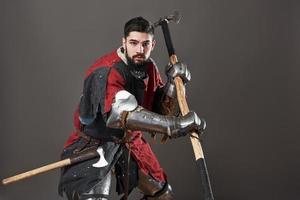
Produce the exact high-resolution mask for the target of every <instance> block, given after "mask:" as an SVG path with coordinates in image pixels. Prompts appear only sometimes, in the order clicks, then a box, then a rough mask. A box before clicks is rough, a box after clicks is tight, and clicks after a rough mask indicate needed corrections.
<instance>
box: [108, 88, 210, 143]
mask: <svg viewBox="0 0 300 200" xmlns="http://www.w3.org/2000/svg"><path fill="white" fill-rule="evenodd" d="M134 107H135V108H134ZM106 125H107V126H108V127H111V128H127V129H129V130H141V131H147V132H151V133H161V134H164V135H167V136H169V137H170V138H177V137H180V136H184V135H186V134H187V133H190V132H192V131H197V132H201V131H203V130H204V129H205V126H206V123H205V121H204V120H201V119H200V118H199V117H198V116H197V114H196V113H195V112H189V113H188V114H187V115H185V116H182V117H174V116H165V115H159V114H157V113H154V112H151V111H148V110H146V109H144V108H143V107H141V106H138V105H137V103H136V99H135V98H134V96H133V95H131V94H130V93H128V92H127V91H120V92H118V93H117V94H116V97H115V102H114V103H113V105H112V110H111V112H110V115H109V117H108V120H107V123H106Z"/></svg>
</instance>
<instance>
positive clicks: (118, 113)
mask: <svg viewBox="0 0 300 200" xmlns="http://www.w3.org/2000/svg"><path fill="white" fill-rule="evenodd" d="M137 106H138V103H137V100H136V98H135V97H134V96H133V95H132V94H130V93H129V92H127V91H126V90H121V91H119V92H117V93H116V96H115V101H114V103H113V104H112V108H111V111H110V114H109V117H108V119H107V121H106V126H108V127H110V128H124V123H125V118H126V116H124V113H127V112H130V111H133V110H134V109H136V108H137ZM124 111H125V112H124Z"/></svg>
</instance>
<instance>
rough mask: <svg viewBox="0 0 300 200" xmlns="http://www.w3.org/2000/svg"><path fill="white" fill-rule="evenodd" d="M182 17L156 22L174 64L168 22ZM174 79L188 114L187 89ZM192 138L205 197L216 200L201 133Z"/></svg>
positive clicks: (162, 19) (182, 111)
mask: <svg viewBox="0 0 300 200" xmlns="http://www.w3.org/2000/svg"><path fill="white" fill-rule="evenodd" d="M180 17H181V16H180V14H179V12H174V14H172V15H169V16H167V17H165V18H161V19H160V20H159V21H158V22H156V23H155V24H154V26H161V28H162V31H163V34H164V38H165V42H166V46H167V49H168V53H169V58H170V63H171V64H173V65H174V64H175V63H177V62H178V58H177V56H176V54H175V49H174V47H173V43H172V40H171V34H170V31H169V26H168V23H169V22H170V21H175V22H176V23H178V22H179V20H180ZM174 81H175V85H176V91H177V99H178V103H179V107H180V111H181V114H182V115H186V114H187V113H188V112H189V107H188V104H187V101H186V99H185V90H184V85H183V82H182V80H181V78H180V77H175V80H174ZM190 139H191V142H192V146H193V151H194V155H195V161H196V164H197V166H198V168H199V170H200V181H201V184H202V188H203V196H204V199H205V200H214V196H213V192H212V189H211V184H210V180H209V175H208V170H207V167H206V163H205V159H204V154H203V150H202V147H201V143H200V141H199V135H198V134H197V133H192V134H191V137H190Z"/></svg>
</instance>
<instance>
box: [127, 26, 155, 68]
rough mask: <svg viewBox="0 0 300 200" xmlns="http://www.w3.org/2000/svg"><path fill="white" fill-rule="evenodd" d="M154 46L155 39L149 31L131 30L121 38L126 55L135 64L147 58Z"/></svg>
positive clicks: (139, 63)
mask: <svg viewBox="0 0 300 200" xmlns="http://www.w3.org/2000/svg"><path fill="white" fill-rule="evenodd" d="M154 46H155V40H154V39H153V35H151V34H149V33H142V32H136V31H133V32H130V33H129V35H128V36H127V37H126V38H123V48H124V49H125V53H126V56H127V58H129V59H130V61H131V62H132V63H134V64H136V65H142V64H144V63H145V62H146V61H147V60H148V59H149V57H150V55H151V51H152V50H153V49H154Z"/></svg>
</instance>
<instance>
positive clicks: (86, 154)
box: [2, 150, 99, 185]
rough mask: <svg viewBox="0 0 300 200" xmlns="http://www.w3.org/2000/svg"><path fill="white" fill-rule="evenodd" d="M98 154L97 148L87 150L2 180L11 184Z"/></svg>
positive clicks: (3, 182) (4, 183)
mask: <svg viewBox="0 0 300 200" xmlns="http://www.w3.org/2000/svg"><path fill="white" fill-rule="evenodd" d="M97 156H99V154H98V153H97V151H96V150H92V151H87V152H84V153H81V154H78V155H75V156H73V157H71V158H67V159H64V160H61V161H58V162H54V163H51V164H48V165H45V166H42V167H39V168H36V169H33V170H30V171H27V172H24V173H21V174H17V175H15V176H11V177H8V178H5V179H3V180H2V184H3V185H7V184H10V183H13V182H16V181H20V180H23V179H26V178H29V177H32V176H35V175H38V174H41V173H44V172H47V171H50V170H53V169H57V168H61V167H65V166H68V165H72V164H75V163H78V162H82V161H84V160H88V159H91V158H95V157H97Z"/></svg>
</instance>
